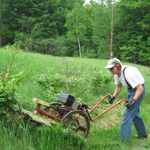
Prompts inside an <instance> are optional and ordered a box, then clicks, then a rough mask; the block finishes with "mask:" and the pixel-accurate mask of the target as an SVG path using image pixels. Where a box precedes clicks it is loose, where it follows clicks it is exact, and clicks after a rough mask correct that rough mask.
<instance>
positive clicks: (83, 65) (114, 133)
mask: <svg viewBox="0 0 150 150" xmlns="http://www.w3.org/2000/svg"><path fill="white" fill-rule="evenodd" d="M13 53H14V51H12V50H6V49H0V69H1V73H2V72H3V71H4V70H5V71H9V69H10V68H11V67H10V66H11V64H12V70H13V74H16V73H19V72H23V73H24V75H25V82H24V83H23V84H22V85H21V86H20V87H19V88H18V89H17V92H16V98H17V100H18V101H19V103H20V105H21V106H22V107H23V108H25V109H28V110H30V111H32V110H33V108H34V107H35V103H34V102H32V98H33V97H36V98H39V99H42V100H44V101H47V102H49V99H48V98H47V97H46V96H45V94H44V92H45V91H44V90H42V88H41V87H40V86H39V84H38V83H37V82H36V80H35V77H36V76H37V75H41V74H43V73H45V72H46V71H47V69H49V68H51V69H52V71H51V73H53V74H57V73H62V74H63V75H65V76H66V77H67V76H68V77H71V76H75V77H76V78H75V79H78V78H80V77H82V75H84V78H86V79H89V80H90V78H91V77H92V74H93V72H94V71H95V70H97V71H100V72H102V73H103V74H106V75H107V74H108V75H110V72H109V71H108V70H107V69H105V66H106V64H107V60H100V59H87V58H82V59H81V58H70V57H54V56H50V55H42V54H37V53H27V52H18V53H17V54H16V55H15V58H14V60H13V56H14V54H13ZM12 61H14V62H13V63H12ZM123 64H128V65H133V66H136V67H137V68H138V69H139V70H140V71H141V73H142V74H143V76H144V78H145V86H146V89H147V93H146V96H145V99H144V101H143V103H142V105H141V114H142V117H143V119H144V121H145V124H146V127H147V130H148V133H149V132H150V121H149V112H150V107H149V104H150V103H149V96H150V86H149V83H150V68H148V67H145V66H140V65H136V64H129V63H125V62H123ZM5 68H7V69H5ZM81 81H82V80H81ZM114 89H115V85H114V84H113V82H111V83H109V84H108V85H103V86H102V87H101V88H99V89H98V92H96V93H95V91H94V90H92V89H91V87H89V84H88V82H87V83H83V84H82V86H81V87H79V86H78V87H77V88H73V89H67V90H70V91H67V92H71V94H72V95H75V96H76V97H77V98H78V99H79V100H81V101H82V102H84V103H87V104H88V106H89V108H92V107H93V106H94V105H95V104H96V103H97V102H98V101H99V100H100V99H101V98H102V97H103V96H105V95H106V94H108V93H110V94H112V93H113V91H114ZM59 90H60V92H61V91H64V92H66V91H65V90H66V88H60V89H59ZM126 96H127V94H126V89H125V88H123V89H122V91H121V93H120V94H119V96H118V97H117V99H116V102H117V101H119V100H121V99H124V98H126ZM56 101H57V99H54V102H56ZM104 105H105V106H108V107H110V106H111V105H110V104H105V103H104ZM124 107H125V106H124V105H121V107H116V108H115V109H113V110H111V111H109V112H108V113H106V114H104V115H103V116H102V117H100V118H98V119H97V120H96V121H94V122H92V123H91V129H90V132H89V135H88V137H87V139H86V140H83V139H78V138H77V137H74V136H70V135H67V134H65V131H64V130H63V129H62V127H61V125H58V126H55V127H53V128H51V127H47V126H43V127H40V128H39V127H36V126H34V125H30V124H27V125H24V124H23V123H22V121H21V120H20V122H19V124H20V125H21V127H20V125H19V124H18V122H17V123H15V121H13V124H11V125H6V124H5V122H3V121H2V120H1V121H0V126H1V127H0V147H2V148H3V149H4V150H9V149H15V150H16V149H19V150H20V149H21V150H24V149H25V150H27V149H30V150H38V149H39V150H42V149H43V150H48V149H51V150H63V149H66V150H70V149H74V150H78V149H83V150H91V149H92V150H127V149H129V150H139V149H140V150H146V149H147V150H148V149H149V146H150V140H149V137H148V139H136V138H134V136H133V137H132V139H131V142H130V143H123V142H121V141H119V131H120V124H121V120H122V113H123V110H124ZM99 112H100V110H99V109H96V112H94V115H97V114H98V113H99ZM135 134H136V131H135V128H134V127H133V135H135ZM149 136H150V135H149Z"/></svg>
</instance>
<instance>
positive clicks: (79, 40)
mask: <svg viewBox="0 0 150 150" xmlns="http://www.w3.org/2000/svg"><path fill="white" fill-rule="evenodd" d="M77 26H78V16H77V17H76V36H77V40H78V47H79V55H80V58H81V57H82V55H81V46H80V39H79V36H78V33H77Z"/></svg>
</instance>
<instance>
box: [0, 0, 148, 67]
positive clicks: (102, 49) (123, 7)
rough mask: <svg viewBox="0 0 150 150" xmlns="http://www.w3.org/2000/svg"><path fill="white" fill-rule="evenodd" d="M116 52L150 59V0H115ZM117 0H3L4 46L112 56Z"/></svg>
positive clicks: (0, 26) (0, 27)
mask: <svg viewBox="0 0 150 150" xmlns="http://www.w3.org/2000/svg"><path fill="white" fill-rule="evenodd" d="M113 5H114V7H113V8H114V33H113V54H114V57H118V58H120V59H122V60H124V61H130V62H134V63H139V64H143V65H147V66H148V65H149V64H150V53H149V52H150V48H149V45H150V36H149V31H150V24H149V17H150V9H149V7H150V2H149V0H145V1H143V0H130V1H128V0H120V1H117V2H115V3H114V4H113ZM111 19H112V0H99V3H96V2H94V1H91V3H90V4H87V5H84V0H40V1H39V0H13V1H12V0H0V47H2V46H5V45H8V44H16V45H19V46H20V48H21V49H23V50H24V51H32V52H33V51H34V52H38V53H43V54H51V55H55V56H62V55H63V56H80V57H89V58H104V59H108V58H109V51H110V50H109V49H110V37H111Z"/></svg>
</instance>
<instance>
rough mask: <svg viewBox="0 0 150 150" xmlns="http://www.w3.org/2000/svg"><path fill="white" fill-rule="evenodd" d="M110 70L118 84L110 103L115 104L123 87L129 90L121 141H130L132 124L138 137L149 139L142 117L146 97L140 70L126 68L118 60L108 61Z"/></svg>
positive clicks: (131, 67) (130, 67)
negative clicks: (141, 108)
mask: <svg viewBox="0 0 150 150" xmlns="http://www.w3.org/2000/svg"><path fill="white" fill-rule="evenodd" d="M105 68H107V69H109V71H110V72H111V74H112V75H114V80H115V84H116V89H115V91H114V93H113V95H110V98H109V103H111V104H112V103H113V101H114V100H115V98H116V97H117V96H118V94H119V93H120V91H121V89H122V85H124V86H125V87H127V88H128V92H127V93H128V102H127V103H126V104H125V106H126V109H125V111H124V114H123V120H122V123H121V129H120V139H121V140H127V141H129V140H130V138H131V134H132V122H133V124H134V126H135V128H136V130H137V133H138V135H137V136H136V137H138V138H139V137H144V138H147V130H146V127H145V124H144V121H143V119H142V117H141V114H140V111H139V107H140V105H141V102H142V101H143V98H144V96H145V92H146V89H145V86H144V78H143V76H142V75H141V73H140V72H139V70H138V69H137V68H135V67H133V66H125V65H122V64H121V61H120V60H119V59H117V58H112V59H109V60H108V65H107V66H106V67H105Z"/></svg>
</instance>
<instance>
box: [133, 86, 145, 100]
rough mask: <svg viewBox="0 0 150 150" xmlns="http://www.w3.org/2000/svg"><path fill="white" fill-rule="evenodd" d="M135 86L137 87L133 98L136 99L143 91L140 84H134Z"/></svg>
mask: <svg viewBox="0 0 150 150" xmlns="http://www.w3.org/2000/svg"><path fill="white" fill-rule="evenodd" d="M136 88H137V90H136V92H135V95H134V97H133V99H135V100H138V99H139V97H140V96H141V94H142V92H143V87H142V85H141V84H138V85H137V86H136Z"/></svg>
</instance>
